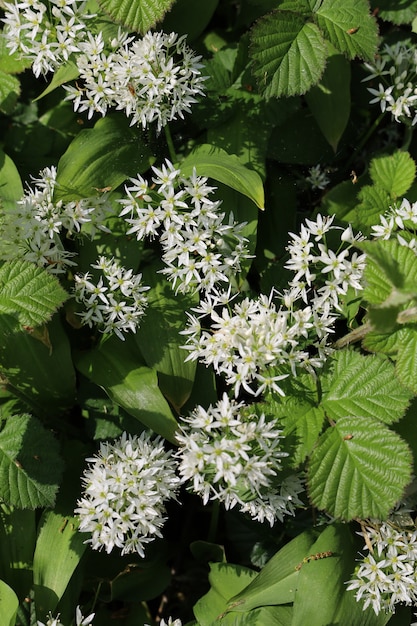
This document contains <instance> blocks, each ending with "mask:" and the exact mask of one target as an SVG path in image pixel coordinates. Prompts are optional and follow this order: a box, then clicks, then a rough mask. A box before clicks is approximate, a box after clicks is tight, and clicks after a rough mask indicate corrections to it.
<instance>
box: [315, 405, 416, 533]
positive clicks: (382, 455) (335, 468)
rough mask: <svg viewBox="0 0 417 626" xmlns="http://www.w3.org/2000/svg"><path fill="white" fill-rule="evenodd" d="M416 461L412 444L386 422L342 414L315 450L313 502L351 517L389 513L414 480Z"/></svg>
mask: <svg viewBox="0 0 417 626" xmlns="http://www.w3.org/2000/svg"><path fill="white" fill-rule="evenodd" d="M393 459H395V463H393ZM411 466H412V455H411V452H410V449H409V447H408V446H407V444H406V443H405V442H404V441H403V440H402V439H401V437H400V436H399V435H397V434H396V433H394V432H393V431H391V430H390V429H389V428H388V427H387V426H386V425H385V424H383V423H382V422H380V421H378V420H376V419H373V418H370V417H353V416H346V417H342V418H340V419H339V420H338V421H337V422H336V424H335V425H334V426H333V427H330V428H328V429H327V430H326V431H325V432H324V434H323V435H321V437H320V438H319V440H318V443H317V446H316V447H315V449H314V450H313V452H312V454H311V457H310V462H309V466H308V487H309V489H308V491H309V495H310V500H311V503H312V504H313V505H314V506H316V507H317V508H318V509H320V510H325V511H327V513H329V514H330V515H332V516H334V517H336V518H339V519H344V520H346V521H349V520H352V519H355V518H360V519H365V518H367V517H373V518H376V519H385V518H386V517H387V515H388V513H389V512H390V510H391V509H392V508H393V506H394V505H395V504H396V502H397V501H398V500H399V499H400V498H401V496H402V495H403V493H404V489H405V487H406V486H407V485H408V483H409V482H410V478H411Z"/></svg>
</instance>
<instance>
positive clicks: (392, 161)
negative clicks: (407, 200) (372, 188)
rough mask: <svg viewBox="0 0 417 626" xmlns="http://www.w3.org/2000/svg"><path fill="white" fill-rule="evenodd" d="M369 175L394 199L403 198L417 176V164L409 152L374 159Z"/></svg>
mask: <svg viewBox="0 0 417 626" xmlns="http://www.w3.org/2000/svg"><path fill="white" fill-rule="evenodd" d="M369 173H370V175H371V178H372V180H373V182H374V184H375V185H377V186H379V187H380V188H381V189H384V190H385V191H386V192H387V193H389V195H390V196H391V198H392V199H394V200H395V199H396V198H398V197H399V196H403V195H404V194H406V193H407V191H408V190H409V189H410V187H411V185H412V184H413V182H414V179H415V176H416V164H415V161H414V160H413V159H412V158H411V156H410V155H409V154H408V152H396V153H395V154H392V155H391V156H386V157H379V158H378V159H372V161H371V164H370V166H369Z"/></svg>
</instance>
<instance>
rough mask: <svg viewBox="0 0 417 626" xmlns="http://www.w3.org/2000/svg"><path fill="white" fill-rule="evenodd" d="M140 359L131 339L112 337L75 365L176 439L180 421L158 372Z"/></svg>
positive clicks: (145, 421) (132, 411)
mask: <svg viewBox="0 0 417 626" xmlns="http://www.w3.org/2000/svg"><path fill="white" fill-rule="evenodd" d="M141 359H142V357H141V356H140V355H139V354H138V353H137V351H136V350H133V349H132V348H130V347H129V339H127V340H126V341H124V342H122V341H120V340H119V339H117V338H115V337H111V338H110V339H108V340H107V341H105V342H104V343H103V344H102V345H101V346H100V347H99V348H97V349H96V350H93V351H91V352H89V353H87V354H82V355H79V357H78V358H77V359H76V366H77V368H78V369H79V370H80V371H81V373H82V374H84V375H85V376H87V378H89V379H90V380H92V381H93V382H94V383H95V384H96V385H99V386H100V387H102V388H103V389H104V391H105V392H106V393H107V394H108V396H109V397H110V398H111V399H112V400H113V401H114V402H116V404H119V405H120V406H121V407H123V408H124V409H125V410H126V411H127V412H128V413H129V414H130V415H133V417H135V418H136V419H138V420H139V421H140V422H142V424H145V425H146V426H147V427H148V428H151V429H152V430H153V431H154V432H156V433H158V434H159V435H162V436H163V437H165V439H168V440H169V441H171V442H175V432H176V430H177V422H176V420H175V418H174V416H173V415H172V412H171V409H170V408H169V405H168V403H167V401H166V400H165V398H164V396H163V395H162V393H161V391H160V390H159V387H158V375H157V373H156V371H155V370H154V369H151V368H149V367H146V366H145V365H144V364H143V362H142V360H141Z"/></svg>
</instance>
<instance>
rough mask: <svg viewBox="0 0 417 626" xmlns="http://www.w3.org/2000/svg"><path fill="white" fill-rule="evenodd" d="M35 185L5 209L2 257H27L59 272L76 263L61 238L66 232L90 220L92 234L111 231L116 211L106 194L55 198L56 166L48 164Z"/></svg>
mask: <svg viewBox="0 0 417 626" xmlns="http://www.w3.org/2000/svg"><path fill="white" fill-rule="evenodd" d="M33 182H34V187H33V189H32V188H29V189H28V190H27V192H26V193H25V195H24V196H23V198H22V199H21V200H19V201H18V202H17V203H16V206H15V207H14V208H12V209H7V211H3V212H2V216H1V221H0V258H2V259H4V260H7V259H15V258H17V257H20V258H22V259H25V260H26V261H30V262H32V263H35V264H36V265H38V266H40V267H44V268H45V269H47V270H48V271H49V272H52V273H55V274H58V273H62V272H64V271H65V268H66V266H69V265H75V263H74V261H72V260H71V257H72V256H73V255H72V253H70V252H68V251H66V250H65V249H64V246H63V244H62V241H61V237H62V233H63V231H65V235H73V234H74V233H80V232H81V230H82V227H83V225H84V224H86V223H88V224H89V236H90V237H94V234H95V233H96V231H97V229H99V230H104V231H107V230H108V229H107V228H106V227H105V225H104V222H105V220H106V218H107V215H108V214H109V213H110V212H111V211H112V208H111V205H110V203H109V201H108V197H107V195H106V194H103V195H101V196H100V197H94V198H82V199H80V200H74V201H70V202H63V201H62V200H59V201H57V202H55V201H54V198H53V195H54V189H55V187H56V185H57V182H56V168H55V167H51V168H45V169H44V170H42V171H41V172H40V177H39V178H33Z"/></svg>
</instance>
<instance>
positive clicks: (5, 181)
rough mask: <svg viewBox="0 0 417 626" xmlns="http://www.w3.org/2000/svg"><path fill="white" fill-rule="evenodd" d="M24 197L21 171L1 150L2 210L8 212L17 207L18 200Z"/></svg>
mask: <svg viewBox="0 0 417 626" xmlns="http://www.w3.org/2000/svg"><path fill="white" fill-rule="evenodd" d="M22 196H23V185H22V181H21V178H20V174H19V171H18V169H17V167H16V165H15V164H14V162H13V161H12V159H11V158H10V157H9V156H8V155H7V154H5V153H4V152H3V150H0V202H1V205H0V206H1V209H2V210H4V212H7V210H8V209H9V208H14V207H15V206H16V200H20V198H21V197H22Z"/></svg>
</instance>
